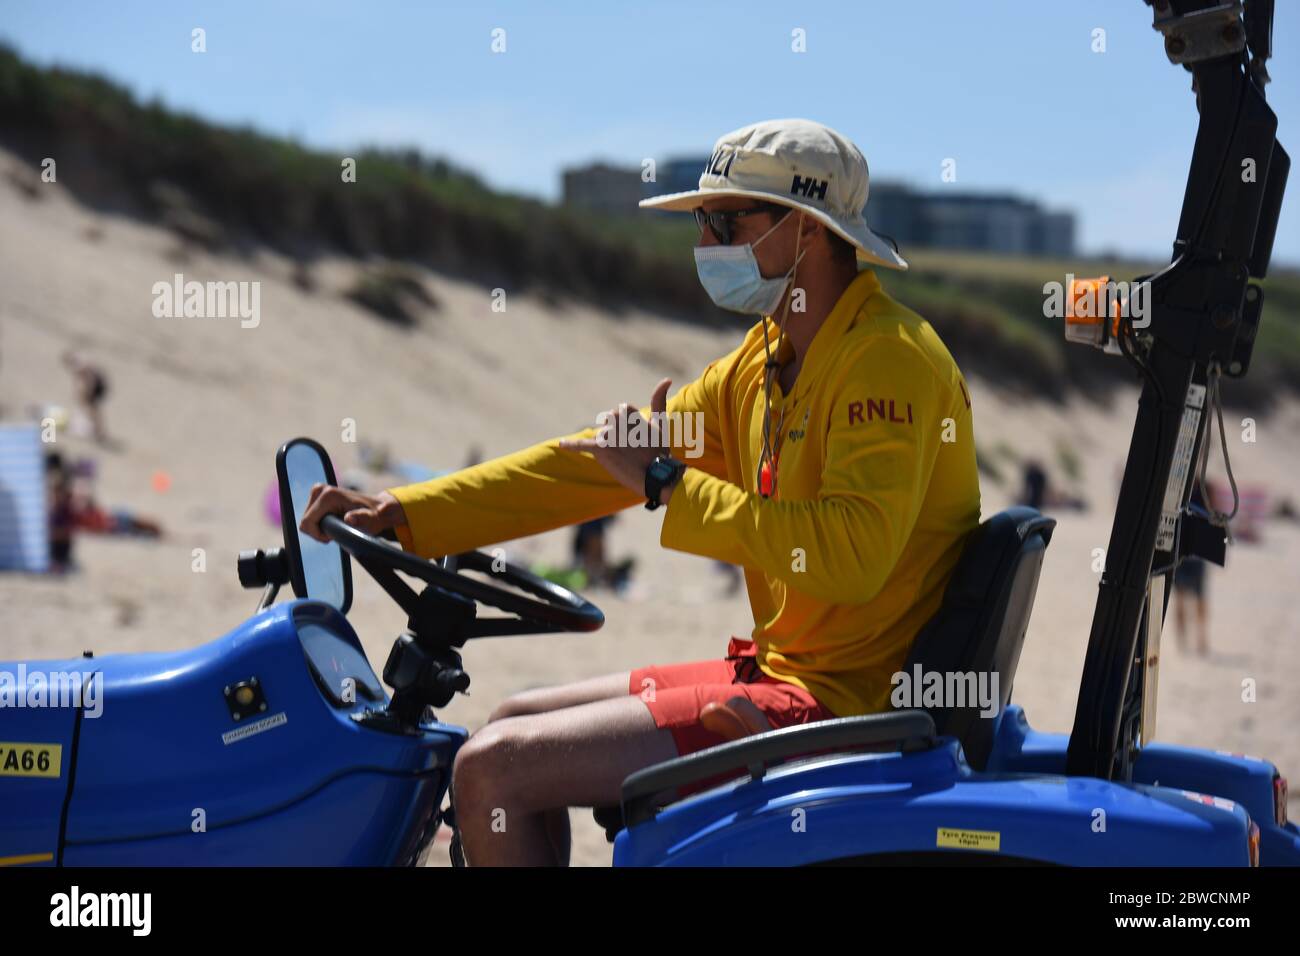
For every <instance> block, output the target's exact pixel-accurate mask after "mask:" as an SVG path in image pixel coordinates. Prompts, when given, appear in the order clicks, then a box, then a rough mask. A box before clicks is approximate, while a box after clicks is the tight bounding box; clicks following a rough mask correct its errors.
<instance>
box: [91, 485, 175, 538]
mask: <svg viewBox="0 0 1300 956" xmlns="http://www.w3.org/2000/svg"><path fill="white" fill-rule="evenodd" d="M72 518H73V526H74V527H75V528H76V529H77V530H78V531H89V532H91V533H92V534H120V535H136V536H138V537H142V538H161V537H162V533H163V530H162V525H161V524H159V523H158V522H157V521H155V520H154V519H153V518H146V517H144V516H142V515H138V514H136V513H135V512H134V511H131V510H130V509H128V508H114V509H112V510H111V511H108V510H105V509H103V508H101V507H100V506H99V505H98V504H97V503H96V502H95V499H94V498H92V497H91V496H90V495H84V494H74V495H73V505H72Z"/></svg>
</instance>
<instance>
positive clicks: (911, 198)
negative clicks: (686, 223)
mask: <svg viewBox="0 0 1300 956" xmlns="http://www.w3.org/2000/svg"><path fill="white" fill-rule="evenodd" d="M707 163H708V157H707V156H694V157H683V158H678V159H670V160H666V161H665V162H662V163H659V164H658V165H657V166H656V168H655V180H654V182H642V179H641V169H640V168H639V167H617V166H609V165H606V164H604V163H595V164H592V165H589V166H582V167H577V168H573V169H566V170H565V171H564V202H565V204H566V205H573V206H582V207H585V208H588V209H599V210H601V211H604V212H608V213H628V214H630V213H633V212H635V211H636V208H637V201H638V200H640V199H644V198H648V197H650V196H662V195H664V194H665V193H678V192H686V191H688V190H691V189H695V188H696V187H697V186H698V185H699V183H700V173H701V172H702V171H703V169H704V167H705V165H706V164H707ZM867 222H868V223H869V224H870V225H871V228H872V229H873V230H875V231H876V232H878V233H880V234H881V235H883V236H887V237H889V238H890V239H893V240H894V241H895V242H897V243H898V245H899V246H900V248H903V249H904V255H906V248H905V247H907V246H914V247H922V248H925V247H928V248H933V249H970V250H976V251H982V252H998V253H1002V254H1004V255H1020V256H1054V257H1057V258H1069V257H1070V256H1073V255H1074V253H1075V248H1074V230H1075V222H1074V214H1073V213H1070V212H1063V211H1057V210H1051V211H1049V210H1047V209H1044V208H1043V207H1042V206H1040V205H1039V204H1038V203H1036V202H1032V201H1030V200H1027V199H1021V198H1020V197H1018V196H1013V195H1010V194H1007V193H971V192H956V191H950V190H947V189H944V190H938V191H934V192H921V191H919V190H916V189H913V188H911V187H910V186H905V185H903V184H901V183H894V182H887V181H886V182H878V183H872V185H871V190H870V194H869V196H868V199H867Z"/></svg>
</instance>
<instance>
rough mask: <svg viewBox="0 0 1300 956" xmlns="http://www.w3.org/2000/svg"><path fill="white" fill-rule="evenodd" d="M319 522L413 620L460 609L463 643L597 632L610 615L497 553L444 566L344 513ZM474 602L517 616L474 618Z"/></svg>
mask: <svg viewBox="0 0 1300 956" xmlns="http://www.w3.org/2000/svg"><path fill="white" fill-rule="evenodd" d="M320 526H321V530H322V531H324V532H325V534H327V535H328V536H329V537H330V538H331V539H332V540H334V541H336V542H338V545H339V547H341V548H343V550H345V551H346V552H348V554H350V555H352V556H353V557H354V558H356V559H357V563H358V564H360V565H361V566H362V567H363V568H365V569H366V571H367V572H368V573H369V574H370V576H371V577H373V578H374V579H375V580H376V581H377V582H378V583H379V585H380V587H382V588H383V589H384V590H385V591H387V592H388V595H389V597H391V598H392V599H393V600H394V601H396V602H397V603H398V604H399V605H400V606H401V608H402V610H404V611H406V613H407V614H408V615H409V616H410V618H411V619H412V621H413V622H414V621H418V620H420V619H422V618H424V617H425V615H426V614H429V613H430V612H433V613H435V614H436V615H438V616H439V617H440V618H445V617H447V616H448V609H449V607H452V608H456V607H457V606H458V609H459V611H460V612H461V613H460V615H459V617H460V620H458V621H456V622H454V623H455V633H456V636H457V637H458V638H460V639H462V640H463V639H467V638H470V637H501V636H505V635H511V634H537V633H544V632H548V631H594V630H597V629H598V628H600V626H601V625H603V624H604V623H605V615H604V613H602V612H601V610H600V608H598V607H596V605H594V604H592V603H591V602H590V601H588V600H587V599H586V598H584V597H582V596H581V595H579V594H575V593H574V592H572V591H570V590H569V589H568V588H563V587H560V585H558V584H555V583H554V582H551V581H547V580H546V579H545V578H540V577H538V576H537V575H535V574H533V573H532V572H531V571H528V570H526V569H525V568H521V567H519V565H517V564H511V563H510V562H509V561H505V560H503V559H501V558H494V557H492V556H491V555H488V554H484V553H483V552H482V551H466V552H465V553H463V554H458V555H454V556H449V557H447V558H445V559H444V562H445V563H444V564H438V563H437V562H434V561H428V560H425V559H424V558H421V557H418V556H416V555H414V554H408V553H407V552H405V551H403V550H402V549H401V548H399V547H397V546H396V545H393V544H390V543H389V542H387V541H384V540H382V539H380V538H376V537H374V536H373V535H369V534H366V533H365V532H364V531H360V530H358V529H357V528H354V527H352V526H351V525H349V524H347V523H345V522H344V521H343V519H342V518H340V517H339V516H338V515H326V516H325V517H324V518H322V519H321V524H320ZM461 568H464V569H468V570H471V571H480V572H482V573H484V574H490V575H492V576H493V577H495V578H498V579H500V580H501V581H503V582H505V583H506V584H509V585H511V586H513V587H515V588H518V589H519V590H520V591H525V592H527V593H528V594H532V595H536V597H526V596H525V595H523V594H518V593H516V592H514V591H510V590H507V589H506V588H504V587H500V586H499V585H496V584H490V583H488V582H486V581H480V580H477V579H476V578H470V577H466V576H465V575H463V574H458V573H457V570H458V569H461ZM395 571H402V572H404V573H405V574H409V575H411V576H412V577H417V578H419V579H420V580H422V581H424V582H426V583H427V584H429V585H430V587H429V588H428V589H426V590H425V592H424V593H422V594H417V593H416V592H415V591H414V590H413V589H412V588H411V587H410V585H408V584H407V583H406V582H405V581H403V580H402V579H401V578H399V577H398V576H397V575H396V574H395V573H394V572H395ZM429 596H432V597H433V602H432V603H431V602H430V601H429V600H427V598H428V597H429ZM457 599H459V600H457ZM449 601H450V604H449ZM475 601H478V602H480V603H482V604H487V605H489V606H491V607H495V608H498V609H499V610H502V611H506V612H509V613H511V614H514V615H516V616H515V617H509V618H498V617H493V618H476V617H475V608H474V604H473V602H475ZM438 623H439V624H442V623H444V622H443V621H439V622H438ZM440 629H441V628H440ZM456 643H460V641H457V642H456Z"/></svg>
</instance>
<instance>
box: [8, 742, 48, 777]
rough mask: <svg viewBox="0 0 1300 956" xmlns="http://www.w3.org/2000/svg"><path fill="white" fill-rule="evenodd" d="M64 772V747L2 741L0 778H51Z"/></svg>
mask: <svg viewBox="0 0 1300 956" xmlns="http://www.w3.org/2000/svg"><path fill="white" fill-rule="evenodd" d="M62 772H63V745H62V744H36V743H22V742H17V743H15V742H10V741H5V740H0V777H51V778H54V779H58V777H59V775H60V774H61V773H62Z"/></svg>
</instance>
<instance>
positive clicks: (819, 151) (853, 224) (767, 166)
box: [640, 119, 907, 269]
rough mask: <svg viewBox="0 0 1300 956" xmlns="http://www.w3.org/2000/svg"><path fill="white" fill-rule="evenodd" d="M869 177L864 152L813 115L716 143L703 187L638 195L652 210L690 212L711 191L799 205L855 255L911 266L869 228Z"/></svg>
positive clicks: (758, 125) (746, 129)
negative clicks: (865, 212)
mask: <svg viewBox="0 0 1300 956" xmlns="http://www.w3.org/2000/svg"><path fill="white" fill-rule="evenodd" d="M869 186H870V176H869V175H868V173H867V160H866V158H865V157H864V156H863V155H862V151H861V150H859V149H858V148H857V147H856V146H854V145H853V144H852V143H851V142H849V141H848V140H847V139H845V138H844V137H843V136H841V135H840V134H839V133H837V132H835V130H833V129H831V128H830V127H829V126H823V125H822V124H821V123H814V122H812V121H811V120H802V119H783V120H765V121H763V122H762V123H754V124H753V125H751V126H745V127H742V128H741V129H738V130H736V131H735V132H731V133H727V134H726V135H725V136H723V137H722V138H721V139H719V140H718V141H717V143H716V144H714V147H713V155H712V156H710V157H709V161H708V163H707V164H706V165H705V167H704V172H703V173H701V174H700V185H699V188H698V189H693V190H690V191H689V192H684V193H669V194H667V195H665V196H655V197H653V198H651V199H643V200H641V203H640V205H641V206H643V207H645V208H647V209H670V210H676V211H680V212H688V211H690V210H692V209H694V208H696V207H697V206H699V205H700V200H701V199H705V198H707V197H709V196H750V197H752V198H754V199H760V200H764V201H766V202H774V203H779V204H781V205H783V206H790V207H792V208H794V209H799V210H802V211H803V212H806V213H807V214H808V215H810V216H812V217H813V218H814V219H816V220H817V221H818V222H820V223H822V224H823V225H825V226H826V227H827V228H829V229H830V230H831V231H832V232H834V233H835V234H836V235H838V236H840V237H841V238H843V239H846V240H848V241H849V242H850V243H852V244H853V246H854V248H855V249H856V250H857V254H858V258H859V259H860V260H863V261H865V262H871V263H874V264H876V265H880V266H884V267H885V268H886V269H906V268H907V262H906V261H905V260H904V259H903V257H902V256H900V255H899V254H898V253H897V252H895V251H894V249H893V247H892V246H891V245H890V244H889V243H888V242H886V241H885V240H883V239H881V238H880V237H879V236H877V235H876V234H875V233H874V232H872V231H871V230H870V229H868V228H867V221H866V219H864V218H863V216H862V212H863V210H864V209H865V208H866V205H867V191H868V189H869Z"/></svg>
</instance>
